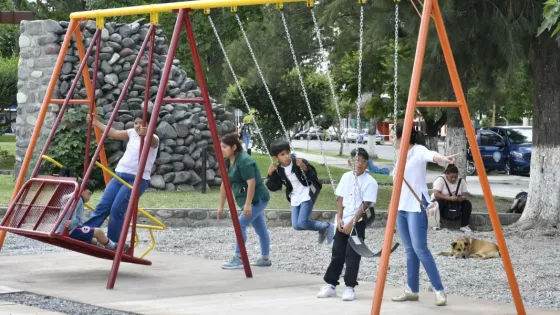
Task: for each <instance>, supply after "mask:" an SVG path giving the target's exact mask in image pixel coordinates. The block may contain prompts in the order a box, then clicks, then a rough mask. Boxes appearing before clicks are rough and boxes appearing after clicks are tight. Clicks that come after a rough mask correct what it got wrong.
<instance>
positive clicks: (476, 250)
mask: <svg viewBox="0 0 560 315" xmlns="http://www.w3.org/2000/svg"><path fill="white" fill-rule="evenodd" d="M435 255H441V256H453V257H454V258H469V257H470V258H481V259H488V258H498V257H500V250H499V249H498V245H496V244H494V243H492V242H488V241H481V240H476V239H473V238H472V237H462V238H459V239H457V240H455V241H454V242H453V243H451V252H438V253H435Z"/></svg>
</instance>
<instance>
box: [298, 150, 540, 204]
mask: <svg viewBox="0 0 560 315" xmlns="http://www.w3.org/2000/svg"><path fill="white" fill-rule="evenodd" d="M296 154H297V156H298V157H301V158H304V159H306V160H308V161H310V162H313V163H321V164H324V163H325V162H324V158H323V156H321V155H317V154H309V153H303V152H298V151H297V150H296ZM326 159H327V164H328V165H329V166H336V167H341V168H346V169H348V170H350V167H349V166H348V159H344V158H339V157H333V156H326ZM374 164H375V165H376V166H377V167H387V168H389V169H391V170H392V169H393V165H392V164H388V163H382V162H375V163H374ZM442 171H443V169H442ZM441 175H442V173H441V172H434V171H428V173H427V176H426V182H427V183H433V181H434V180H435V179H436V178H437V177H438V176H441ZM335 180H336V179H335ZM467 182H468V189H469V192H471V193H472V194H474V195H482V194H483V193H482V187H481V186H480V179H479V178H478V175H475V176H467ZM488 182H489V183H490V189H491V190H492V195H493V196H499V197H506V198H514V197H515V195H517V194H518V193H519V192H520V191H522V190H524V191H529V177H524V176H515V175H509V176H508V175H493V174H491V175H489V176H488Z"/></svg>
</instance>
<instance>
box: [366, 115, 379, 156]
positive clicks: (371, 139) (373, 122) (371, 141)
mask: <svg viewBox="0 0 560 315" xmlns="http://www.w3.org/2000/svg"><path fill="white" fill-rule="evenodd" d="M376 130H377V119H375V118H372V119H370V120H369V129H368V134H367V137H368V143H367V151H368V154H369V157H370V158H371V159H377V157H378V156H377V150H376V149H375V146H376V143H375V131H376Z"/></svg>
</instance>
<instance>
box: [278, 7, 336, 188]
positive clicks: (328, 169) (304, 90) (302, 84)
mask: <svg viewBox="0 0 560 315" xmlns="http://www.w3.org/2000/svg"><path fill="white" fill-rule="evenodd" d="M280 16H281V17H282V22H283V23H284V30H285V31H286V37H287V39H288V43H289V44H290V51H291V52H292V58H293V59H294V64H295V67H296V72H297V74H298V78H299V83H300V85H301V89H302V92H303V98H304V99H305V104H306V105H307V110H308V111H309V116H310V117H311V123H312V124H313V127H314V128H315V130H317V124H316V123H315V118H314V117H313V111H312V110H311V104H309V98H308V97H307V90H306V89H305V84H304V82H303V76H302V75H301V71H300V69H299V64H298V60H297V56H296V52H295V50H294V45H293V44H292V38H291V37H290V30H289V29H288V23H287V22H286V17H285V16H284V11H280ZM317 139H319V145H320V147H321V155H322V156H323V161H324V162H325V166H326V167H327V173H328V174H329V179H330V181H331V186H332V188H333V191H334V190H335V186H334V180H333V177H332V174H331V169H330V168H329V164H328V163H327V157H326V156H325V152H324V150H323V140H321V135H319V132H317Z"/></svg>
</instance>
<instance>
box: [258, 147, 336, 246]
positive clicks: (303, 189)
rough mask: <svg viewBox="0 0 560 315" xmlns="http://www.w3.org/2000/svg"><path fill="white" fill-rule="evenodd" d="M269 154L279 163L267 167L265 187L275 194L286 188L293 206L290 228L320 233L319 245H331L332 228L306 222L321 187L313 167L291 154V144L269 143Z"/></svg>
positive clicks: (318, 223) (319, 223)
mask: <svg viewBox="0 0 560 315" xmlns="http://www.w3.org/2000/svg"><path fill="white" fill-rule="evenodd" d="M270 154H271V155H272V157H273V158H274V159H275V160H276V161H278V164H276V163H272V164H271V165H270V167H269V168H268V178H267V181H266V187H268V189H269V190H270V191H278V190H280V189H282V186H283V185H284V186H286V198H287V199H288V201H289V202H290V204H291V206H292V228H294V229H295V230H298V231H300V230H310V231H318V232H319V240H318V241H319V244H320V243H323V242H324V241H325V239H326V240H327V243H328V244H330V243H332V240H333V237H334V227H333V226H332V225H331V224H330V223H328V222H320V221H313V220H309V216H310V215H311V211H312V210H313V204H314V203H315V200H317V196H319V193H320V192H321V188H322V187H323V186H322V185H321V183H320V182H319V180H318V179H317V172H316V171H315V168H314V167H313V166H312V165H311V164H309V162H308V161H306V160H304V159H296V158H295V157H294V156H291V155H290V144H289V143H288V141H286V140H277V141H274V142H272V143H271V144H270Z"/></svg>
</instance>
